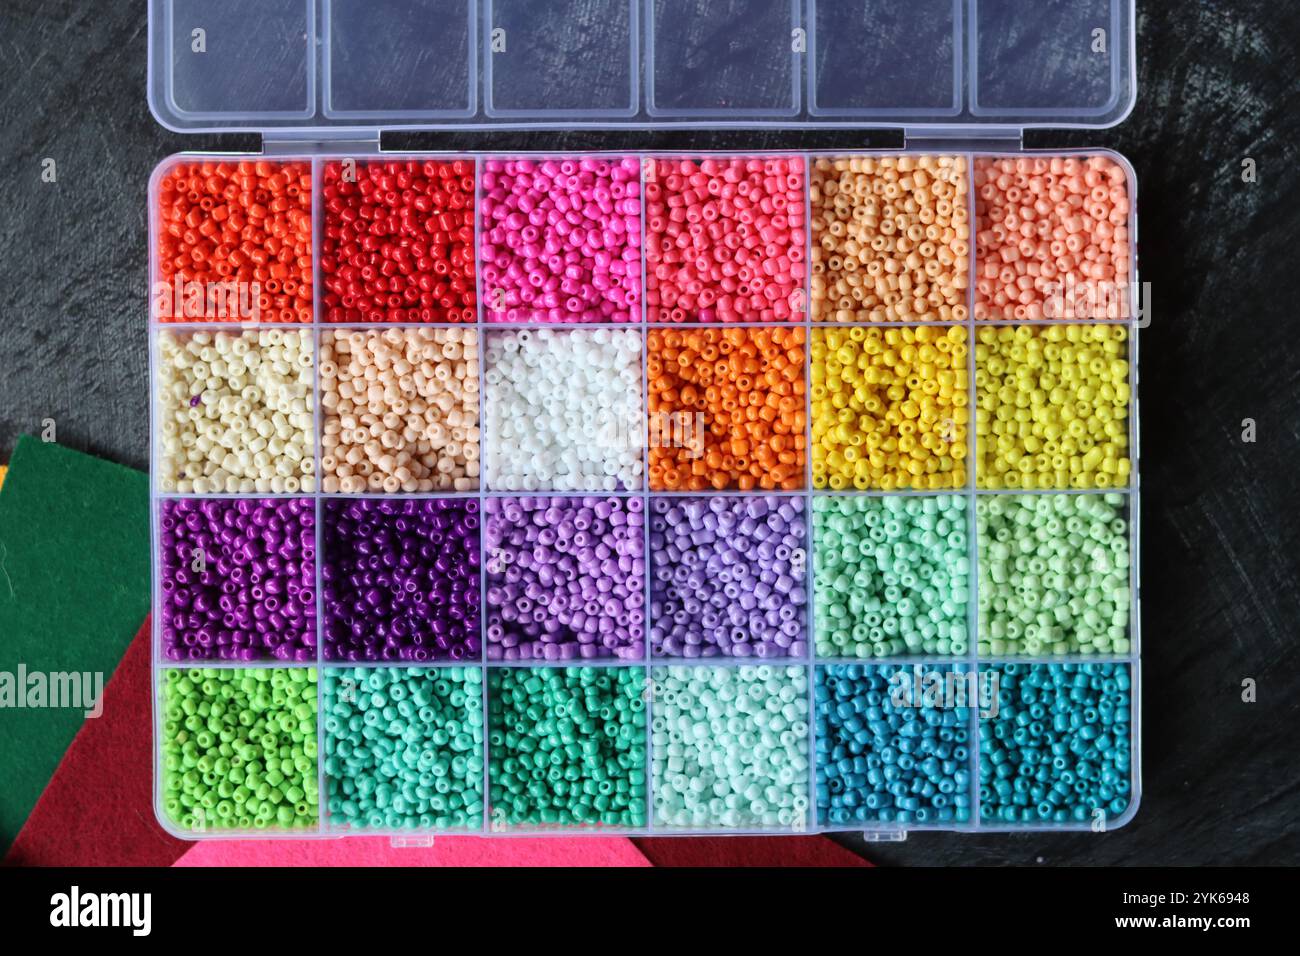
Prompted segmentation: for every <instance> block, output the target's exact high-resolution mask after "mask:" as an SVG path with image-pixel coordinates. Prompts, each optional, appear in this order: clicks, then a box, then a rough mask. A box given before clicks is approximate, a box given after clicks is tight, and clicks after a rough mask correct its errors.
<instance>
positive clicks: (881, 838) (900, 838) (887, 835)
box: [862, 830, 907, 843]
mask: <svg viewBox="0 0 1300 956" xmlns="http://www.w3.org/2000/svg"><path fill="white" fill-rule="evenodd" d="M862 839H863V840H865V841H866V842H867V843H906V842H907V831H906V830H863V831H862Z"/></svg>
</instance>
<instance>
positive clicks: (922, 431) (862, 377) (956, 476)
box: [811, 326, 971, 491]
mask: <svg viewBox="0 0 1300 956" xmlns="http://www.w3.org/2000/svg"><path fill="white" fill-rule="evenodd" d="M936 342H943V343H945V347H944V348H942V349H940V348H937V347H935V345H934V344H933V343H936ZM967 347H968V343H967V337H966V329H965V328H964V327H961V326H954V327H951V328H946V327H942V326H922V327H919V328H886V329H881V328H864V327H861V326H855V327H853V328H850V329H847V330H838V329H817V330H814V332H813V341H812V348H811V355H812V360H813V368H812V381H813V382H814V383H822V382H824V383H825V389H824V390H821V391H818V390H816V389H814V391H813V393H812V410H813V422H812V426H813V485H814V487H818V488H827V487H829V488H833V489H838V488H844V487H848V486H852V487H854V488H860V489H864V490H865V489H875V490H884V491H891V490H895V489H917V490H942V489H949V488H960V487H962V486H963V485H965V483H966V464H965V461H964V459H965V451H966V441H967V438H966V428H967V427H968V426H969V423H970V418H971V416H970V412H969V410H968V404H969V401H968V389H969V376H968V374H967V370H966V364H965V363H966V359H965V355H966V354H967V352H966V349H967Z"/></svg>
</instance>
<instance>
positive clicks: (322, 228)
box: [149, 0, 1140, 838]
mask: <svg viewBox="0 0 1300 956" xmlns="http://www.w3.org/2000/svg"><path fill="white" fill-rule="evenodd" d="M291 6H292V5H291ZM307 6H308V8H309V9H310V8H311V7H312V5H311V4H308V5H307ZM470 6H471V9H472V8H473V5H472V4H471V5H470ZM505 6H507V7H508V6H510V5H509V4H507V5H505ZM615 6H619V7H620V9H622V5H617V4H616V5H615ZM776 6H778V7H782V6H783V5H781V4H777V5H776ZM830 6H833V4H832V5H830ZM941 6H945V7H946V6H948V5H947V4H941ZM952 6H953V7H954V9H955V10H957V11H961V10H963V9H965V7H966V4H964V3H963V2H961V0H957V2H956V3H955V4H953V5H952ZM1120 6H1122V5H1120ZM327 7H328V5H327ZM637 7H638V5H637V4H633V5H631V7H630V8H629V9H631V11H632V14H633V15H634V19H635V14H636V11H637ZM650 7H655V8H657V5H656V4H654V3H651V4H648V5H647V8H650ZM795 8H796V9H800V8H802V5H801V4H796V5H795ZM808 11H809V12H808V13H807V14H806V16H808V17H809V19H808V21H807V22H808V23H809V24H813V23H815V22H816V12H815V6H814V5H812V4H811V3H810V4H808ZM647 16H648V14H647ZM799 22H803V21H799ZM661 54H662V55H663V57H664V59H665V60H666V59H667V54H666V53H663V51H661ZM498 68H499V67H498ZM633 85H634V86H635V82H634V84H633ZM816 93H817V95H819V96H820V97H822V99H821V100H819V102H821V103H822V104H823V105H825V104H827V103H829V102H830V101H829V99H828V98H827V97H828V96H829V94H828V93H827V91H824V90H822V89H821V88H820V87H818V88H817V90H816ZM338 94H339V91H337V90H336V91H333V92H332V93H331V94H330V95H331V96H337V95H338ZM656 95H657V96H658V97H659V99H658V100H656V102H658V103H660V105H663V104H664V103H666V102H667V98H666V91H665V89H664V88H663V87H662V86H661V87H660V88H659V89H658V91H657V94H656ZM810 95H812V94H811V92H810ZM989 95H990V96H991V95H992V91H991V90H990V91H989ZM501 105H502V104H500V103H497V106H498V107H500V106H501ZM683 108H685V107H683ZM150 203H151V209H150V228H151V277H150V278H151V283H152V285H151V289H152V292H153V301H152V303H151V319H150V327H149V328H150V368H151V423H152V436H151V465H152V467H151V477H152V483H153V485H152V488H153V499H154V502H153V503H154V507H153V516H152V520H153V525H154V527H153V542H154V549H155V554H154V607H155V615H154V628H155V634H154V662H155V663H154V681H155V714H154V716H155V727H154V734H155V742H156V747H155V749H156V753H157V781H156V788H155V789H156V802H157V812H158V815H159V818H160V819H161V820H162V821H163V822H164V824H165V825H166V826H167V828H168V829H169V830H171V831H172V832H174V833H177V834H180V835H183V836H185V837H186V838H202V837H223V836H267V837H270V836H299V837H301V836H304V835H321V836H340V835H347V834H359V833H366V834H385V835H391V836H394V837H400V836H410V835H419V836H428V835H433V834H440V833H449V834H450V833H471V834H482V835H503V836H509V835H512V834H528V835H536V834H545V833H552V832H556V833H566V834H574V833H592V834H656V835H674V834H677V835H688V834H704V833H754V834H782V833H787V834H788V833H808V832H831V831H871V832H891V831H893V832H904V831H910V830H925V829H939V830H957V831H990V830H1008V831H1015V830H1032V829H1036V828H1038V829H1050V828H1058V829H1076V830H1087V829H1092V830H1094V831H1095V830H1099V829H1106V828H1107V827H1113V826H1120V825H1123V823H1124V822H1127V820H1128V819H1129V818H1130V817H1131V816H1132V815H1133V813H1134V812H1135V811H1136V807H1137V801H1138V796H1139V793H1138V790H1139V779H1140V776H1139V754H1138V751H1137V739H1138V735H1137V712H1138V699H1137V692H1138V688H1137V669H1138V639H1137V630H1138V626H1137V625H1138V621H1137V606H1138V605H1137V570H1136V566H1137V560H1136V559H1137V530H1136V524H1137V520H1136V519H1137V506H1136V502H1137V494H1136V492H1137V467H1136V465H1137V454H1136V442H1137V434H1138V425H1137V414H1136V394H1135V386H1136V368H1137V366H1136V362H1137V356H1136V338H1137V337H1136V330H1137V329H1138V327H1139V325H1140V317H1139V315H1138V313H1137V309H1136V302H1135V298H1134V295H1135V293H1134V292H1133V289H1134V286H1135V283H1136V278H1137V275H1136V261H1137V260H1136V248H1137V247H1136V182H1135V179H1134V176H1133V174H1132V171H1131V169H1130V168H1129V166H1128V164H1127V163H1126V161H1124V160H1123V159H1122V157H1119V156H1118V155H1116V154H1113V153H1108V152H1106V151H1103V150H1071V151H1063V152H1055V153H1045V152H1044V153H1039V152H1035V153H1024V152H1019V151H1007V152H998V151H992V150H990V151H978V150H970V149H948V150H945V149H938V148H931V146H930V145H929V144H927V145H926V147H925V148H924V149H907V150H902V151H882V152H871V151H862V152H844V153H806V152H776V153H752V154H751V153H746V152H743V151H737V152H726V153H722V152H716V153H715V152H693V153H681V154H668V153H649V152H632V153H626V152H621V153H590V154H588V153H584V154H557V153H539V154H519V155H513V154H512V155H506V154H486V153H466V154H457V155H447V154H421V153H411V154H401V153H395V154H390V153H384V154H382V155H364V154H363V155H357V156H348V155H346V154H345V153H344V152H343V151H342V150H338V151H330V152H328V153H312V152H310V151H302V152H301V154H299V153H296V152H294V151H293V150H292V149H290V150H289V151H288V152H287V153H285V154H283V155H274V156H271V155H266V156H257V157H235V156H217V155H212V156H204V155H198V154H182V155H178V156H175V157H172V158H171V159H168V160H166V161H164V162H163V163H161V164H160V165H159V167H158V169H157V170H156V172H155V175H154V178H153V181H152V183H151V190H150ZM1115 289H1118V290H1120V292H1119V293H1118V294H1109V295H1108V294H1107V293H1106V292H1105V291H1104V290H1115ZM1098 290H1103V291H1102V292H1100V293H1099V291H1098Z"/></svg>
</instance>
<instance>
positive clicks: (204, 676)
mask: <svg viewBox="0 0 1300 956" xmlns="http://www.w3.org/2000/svg"><path fill="white" fill-rule="evenodd" d="M310 671H312V669H310V668H248V669H243V668H239V669H225V668H221V669H203V668H199V669H194V668H191V669H189V670H185V671H178V670H172V669H167V670H165V671H164V672H163V676H162V706H163V708H164V713H173V714H186V715H188V716H187V717H186V718H185V720H184V721H182V722H179V723H177V722H167V723H165V724H164V726H163V739H162V757H163V774H162V789H163V794H162V807H163V812H164V813H165V814H166V816H167V818H168V819H169V820H171V821H172V822H173V823H176V824H177V825H178V826H179V827H180V828H181V829H184V830H192V831H200V832H201V831H204V830H229V831H250V832H251V831H252V830H254V829H263V828H264V825H263V823H260V822H259V821H264V822H265V823H269V822H270V821H271V820H272V819H273V820H274V823H275V824H276V825H277V826H279V827H281V828H284V829H300V828H309V827H314V826H316V824H317V817H318V812H317V806H316V802H315V798H314V793H315V787H316V782H315V781H316V772H317V767H316V761H315V759H314V757H313V755H312V754H311V753H308V746H307V745H308V744H309V743H310V745H311V748H312V751H313V752H314V748H315V724H316V689H315V683H314V682H315V676H314V672H312V673H311V674H310V676H309V672H310ZM271 680H275V681H277V682H278V684H279V686H281V687H283V688H285V691H284V693H283V694H282V695H281V699H280V702H279V703H278V704H275V703H273V702H272V701H271V700H269V699H267V698H264V697H263V696H262V695H261V694H259V693H257V690H258V688H259V687H261V686H263V685H264V684H265V683H266V682H267V681H271ZM299 715H302V716H301V717H300V716H299ZM304 725H305V726H306V727H309V728H310V735H308V734H305V733H303V732H302V727H303V726H304ZM267 751H275V752H277V753H283V755H284V758H283V759H284V762H286V763H287V764H288V766H289V768H290V770H291V773H292V777H291V779H289V780H288V785H289V786H290V787H291V788H293V789H294V790H295V792H297V793H298V794H300V796H299V799H298V800H296V801H290V803H289V805H287V806H285V807H282V808H280V810H278V811H274V813H273V812H272V811H270V810H267V811H265V812H263V808H264V803H265V801H266V800H267V799H268V798H269V797H272V796H279V791H277V790H275V789H274V786H275V785H274V784H270V785H268V784H265V783H263V781H262V776H261V767H260V765H259V764H258V763H257V761H256V760H255V759H253V758H254V757H256V756H260V755H261V754H263V753H265V752H267ZM277 776H278V780H277V781H276V783H277V784H278V783H283V782H285V780H286V778H285V776H284V774H283V773H281V774H278V775H277ZM282 800H283V797H282V796H280V801H276V802H277V803H279V802H282ZM259 814H262V815H261V816H259Z"/></svg>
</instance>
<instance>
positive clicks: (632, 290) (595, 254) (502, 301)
mask: <svg viewBox="0 0 1300 956" xmlns="http://www.w3.org/2000/svg"><path fill="white" fill-rule="evenodd" d="M480 188H481V190H482V198H481V209H482V223H481V228H480V231H481V235H480V239H479V247H480V248H479V254H480V259H481V261H482V267H483V271H482V286H481V287H482V289H483V296H484V303H485V311H486V315H487V321H489V322H512V323H516V322H546V323H566V322H567V323H574V322H639V321H640V320H641V173H640V168H639V165H638V162H637V160H636V159H633V158H630V157H625V158H620V157H586V158H581V159H565V160H552V159H544V160H540V161H536V160H531V159H518V160H504V159H489V160H486V161H485V162H484V164H483V176H482V181H481V183H480ZM616 197H617V198H616Z"/></svg>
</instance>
